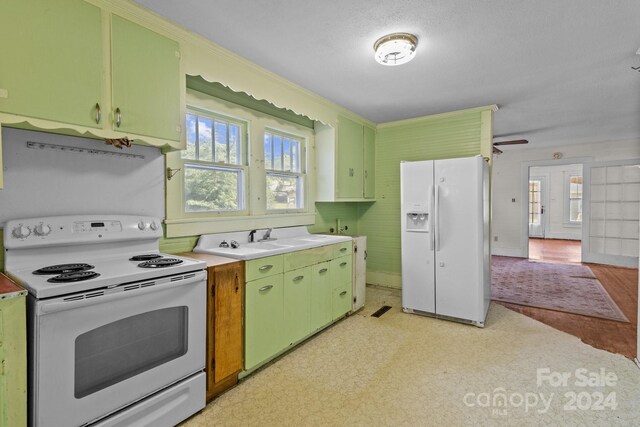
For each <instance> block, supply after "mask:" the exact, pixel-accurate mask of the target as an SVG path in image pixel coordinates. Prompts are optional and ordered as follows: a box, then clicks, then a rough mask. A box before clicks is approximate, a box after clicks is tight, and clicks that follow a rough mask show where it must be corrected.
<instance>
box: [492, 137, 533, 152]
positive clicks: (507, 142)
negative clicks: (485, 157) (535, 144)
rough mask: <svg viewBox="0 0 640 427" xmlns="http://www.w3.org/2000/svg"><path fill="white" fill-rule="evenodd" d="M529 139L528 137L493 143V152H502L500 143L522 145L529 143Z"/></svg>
mask: <svg viewBox="0 0 640 427" xmlns="http://www.w3.org/2000/svg"><path fill="white" fill-rule="evenodd" d="M528 143H529V141H527V140H526V139H514V140H512V141H499V142H494V143H493V154H502V150H501V149H499V148H497V146H498V145H520V144H528Z"/></svg>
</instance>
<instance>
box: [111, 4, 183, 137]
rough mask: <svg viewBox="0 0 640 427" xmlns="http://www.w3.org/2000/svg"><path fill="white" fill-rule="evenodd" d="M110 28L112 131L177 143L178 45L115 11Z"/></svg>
mask: <svg viewBox="0 0 640 427" xmlns="http://www.w3.org/2000/svg"><path fill="white" fill-rule="evenodd" d="M111 30H112V35H111V50H112V52H111V74H112V76H111V80H112V91H113V93H112V107H113V111H112V121H113V124H114V129H116V130H120V131H123V132H132V133H135V134H139V135H148V136H153V137H156V138H162V139H168V140H172V141H179V140H180V135H181V128H180V123H181V117H180V90H181V89H182V88H180V51H179V45H178V43H177V42H176V41H174V40H171V39H168V38H166V37H164V36H162V35H160V34H158V33H155V32H153V31H151V30H149V29H147V28H144V27H142V26H140V25H138V24H135V23H133V22H131V21H128V20H126V19H124V18H121V17H119V16H117V15H113V17H112V22H111ZM117 109H119V111H120V114H118V113H117ZM118 117H120V120H121V123H120V125H119V126H118V124H117V121H118Z"/></svg>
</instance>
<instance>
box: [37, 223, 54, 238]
mask: <svg viewBox="0 0 640 427" xmlns="http://www.w3.org/2000/svg"><path fill="white" fill-rule="evenodd" d="M33 232H34V233H35V234H36V236H46V235H48V234H49V233H51V227H49V226H48V225H47V224H42V223H41V224H38V225H37V226H36V228H35V230H33Z"/></svg>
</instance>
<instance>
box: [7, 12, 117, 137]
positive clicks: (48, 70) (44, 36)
mask: <svg viewBox="0 0 640 427" xmlns="http://www.w3.org/2000/svg"><path fill="white" fill-rule="evenodd" d="M101 19H102V18H101V11H100V9H99V8H97V7H96V6H93V5H91V4H89V3H86V2H84V1H82V0H56V1H51V0H3V1H2V2H0V52H2V66H0V111H2V112H5V113H9V114H16V115H19V116H26V117H34V118H38V119H45V120H51V121H55V122H60V123H68V124H74V125H80V126H87V127H93V128H101V127H102V124H103V123H104V118H103V117H101V116H105V114H104V113H105V112H100V111H99V108H100V106H103V104H104V102H103V99H102V95H103V81H104V74H103V57H102V53H103V51H102V24H101ZM100 113H102V114H100Z"/></svg>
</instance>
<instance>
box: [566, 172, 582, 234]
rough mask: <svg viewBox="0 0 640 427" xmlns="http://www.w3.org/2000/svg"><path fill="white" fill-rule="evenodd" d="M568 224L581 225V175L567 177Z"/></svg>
mask: <svg viewBox="0 0 640 427" xmlns="http://www.w3.org/2000/svg"><path fill="white" fill-rule="evenodd" d="M568 193H569V209H568V212H569V223H572V224H573V223H575V224H580V223H582V175H569V191H568Z"/></svg>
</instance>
